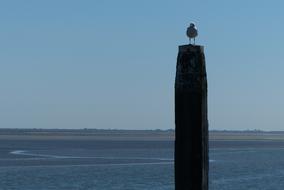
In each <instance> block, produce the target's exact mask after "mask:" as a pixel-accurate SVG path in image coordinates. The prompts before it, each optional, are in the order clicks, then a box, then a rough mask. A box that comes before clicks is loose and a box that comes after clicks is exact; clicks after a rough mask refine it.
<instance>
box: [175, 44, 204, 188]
mask: <svg viewBox="0 0 284 190" xmlns="http://www.w3.org/2000/svg"><path fill="white" fill-rule="evenodd" d="M175 123H176V128H175V133H176V134H175V136H176V139H175V189H176V190H208V165H209V163H208V120H207V79H206V67H205V56H204V48H203V46H198V45H191V44H189V45H183V46H180V47H179V53H178V57H177V66H176V81H175Z"/></svg>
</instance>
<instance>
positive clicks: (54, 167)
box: [0, 140, 284, 190]
mask: <svg viewBox="0 0 284 190" xmlns="http://www.w3.org/2000/svg"><path fill="white" fill-rule="evenodd" d="M173 151H174V150H173V142H170V141H158V142H153V141H126V142H123V141H83V140H82V141H79V140H76V141H70V140H69V141H63V140H60V141H59V140H58V141H54V140H53V141H7V140H2V141H0V189H1V190H2V189H3V190H10V189H11V190H14V189H15V190H45V189H52V190H57V189H58V190H64V189H66V190H67V189H68V190H73V189H74V190H75V189H76V190H79V189H82V190H88V189H96V190H114V189H116V190H149V189H154V190H173V189H174V175H173V170H174V168H173ZM210 160H211V162H210V190H254V189H255V190H278V189H279V190H283V189H284V143H283V142H275V141H266V142H254V141H238V142H234V141H230V142H223V141H214V142H211V143H210Z"/></svg>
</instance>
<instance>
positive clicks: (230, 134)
mask: <svg viewBox="0 0 284 190" xmlns="http://www.w3.org/2000/svg"><path fill="white" fill-rule="evenodd" d="M174 136H175V131H174V130H173V129H168V130H160V129H156V130H120V129H119V130H118V129H7V128H6V129H4V128H2V129H0V140H52V139H54V140H125V141H127V140H131V141H135V140H137V141H141V140H145V141H173V140H174ZM209 140H211V141H218V140H222V141H231V140H234V141H236V140H254V141H255V140H261V141H265V140H275V141H284V131H261V130H245V131H230V130H211V131H209Z"/></svg>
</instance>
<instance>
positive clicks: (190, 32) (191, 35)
mask: <svg viewBox="0 0 284 190" xmlns="http://www.w3.org/2000/svg"><path fill="white" fill-rule="evenodd" d="M186 35H187V36H188V37H189V43H190V44H191V39H192V38H193V44H194V45H195V37H196V36H197V35H198V30H197V28H196V26H195V24H194V23H190V26H189V27H188V28H187V30H186Z"/></svg>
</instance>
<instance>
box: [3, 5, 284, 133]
mask: <svg viewBox="0 0 284 190" xmlns="http://www.w3.org/2000/svg"><path fill="white" fill-rule="evenodd" d="M283 7H284V2H283V1H273V2H272V1H245V0H240V1H225V0H223V1H209V0H208V1H205V0H204V1H195V2H193V1H188V0H182V1H167V0H155V1H152V0H143V1H136V0H120V1H114V0H113V1H109V0H95V1H94V0H82V1H78V0H76V1H75V0H48V1H43V0H25V1H22V0H11V1H1V2H0V23H1V30H0V88H1V93H0V105H1V106H0V127H1V128H8V127H13V128H120V129H156V128H160V129H169V128H174V88H173V87H174V78H175V65H176V55H177V47H178V45H181V44H185V43H188V40H187V38H186V36H185V30H186V27H187V26H188V24H189V23H190V21H195V22H196V23H197V26H198V28H199V37H198V39H197V43H198V44H202V45H204V46H205V52H206V61H207V72H208V82H209V97H208V98H209V122H210V129H264V130H283V129H284V119H283V116H284V99H283V97H284V88H283V84H282V82H283V81H284V75H283V70H284V64H283V60H284V53H283V44H284V37H283V34H284V25H283V19H284V12H283Z"/></svg>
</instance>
